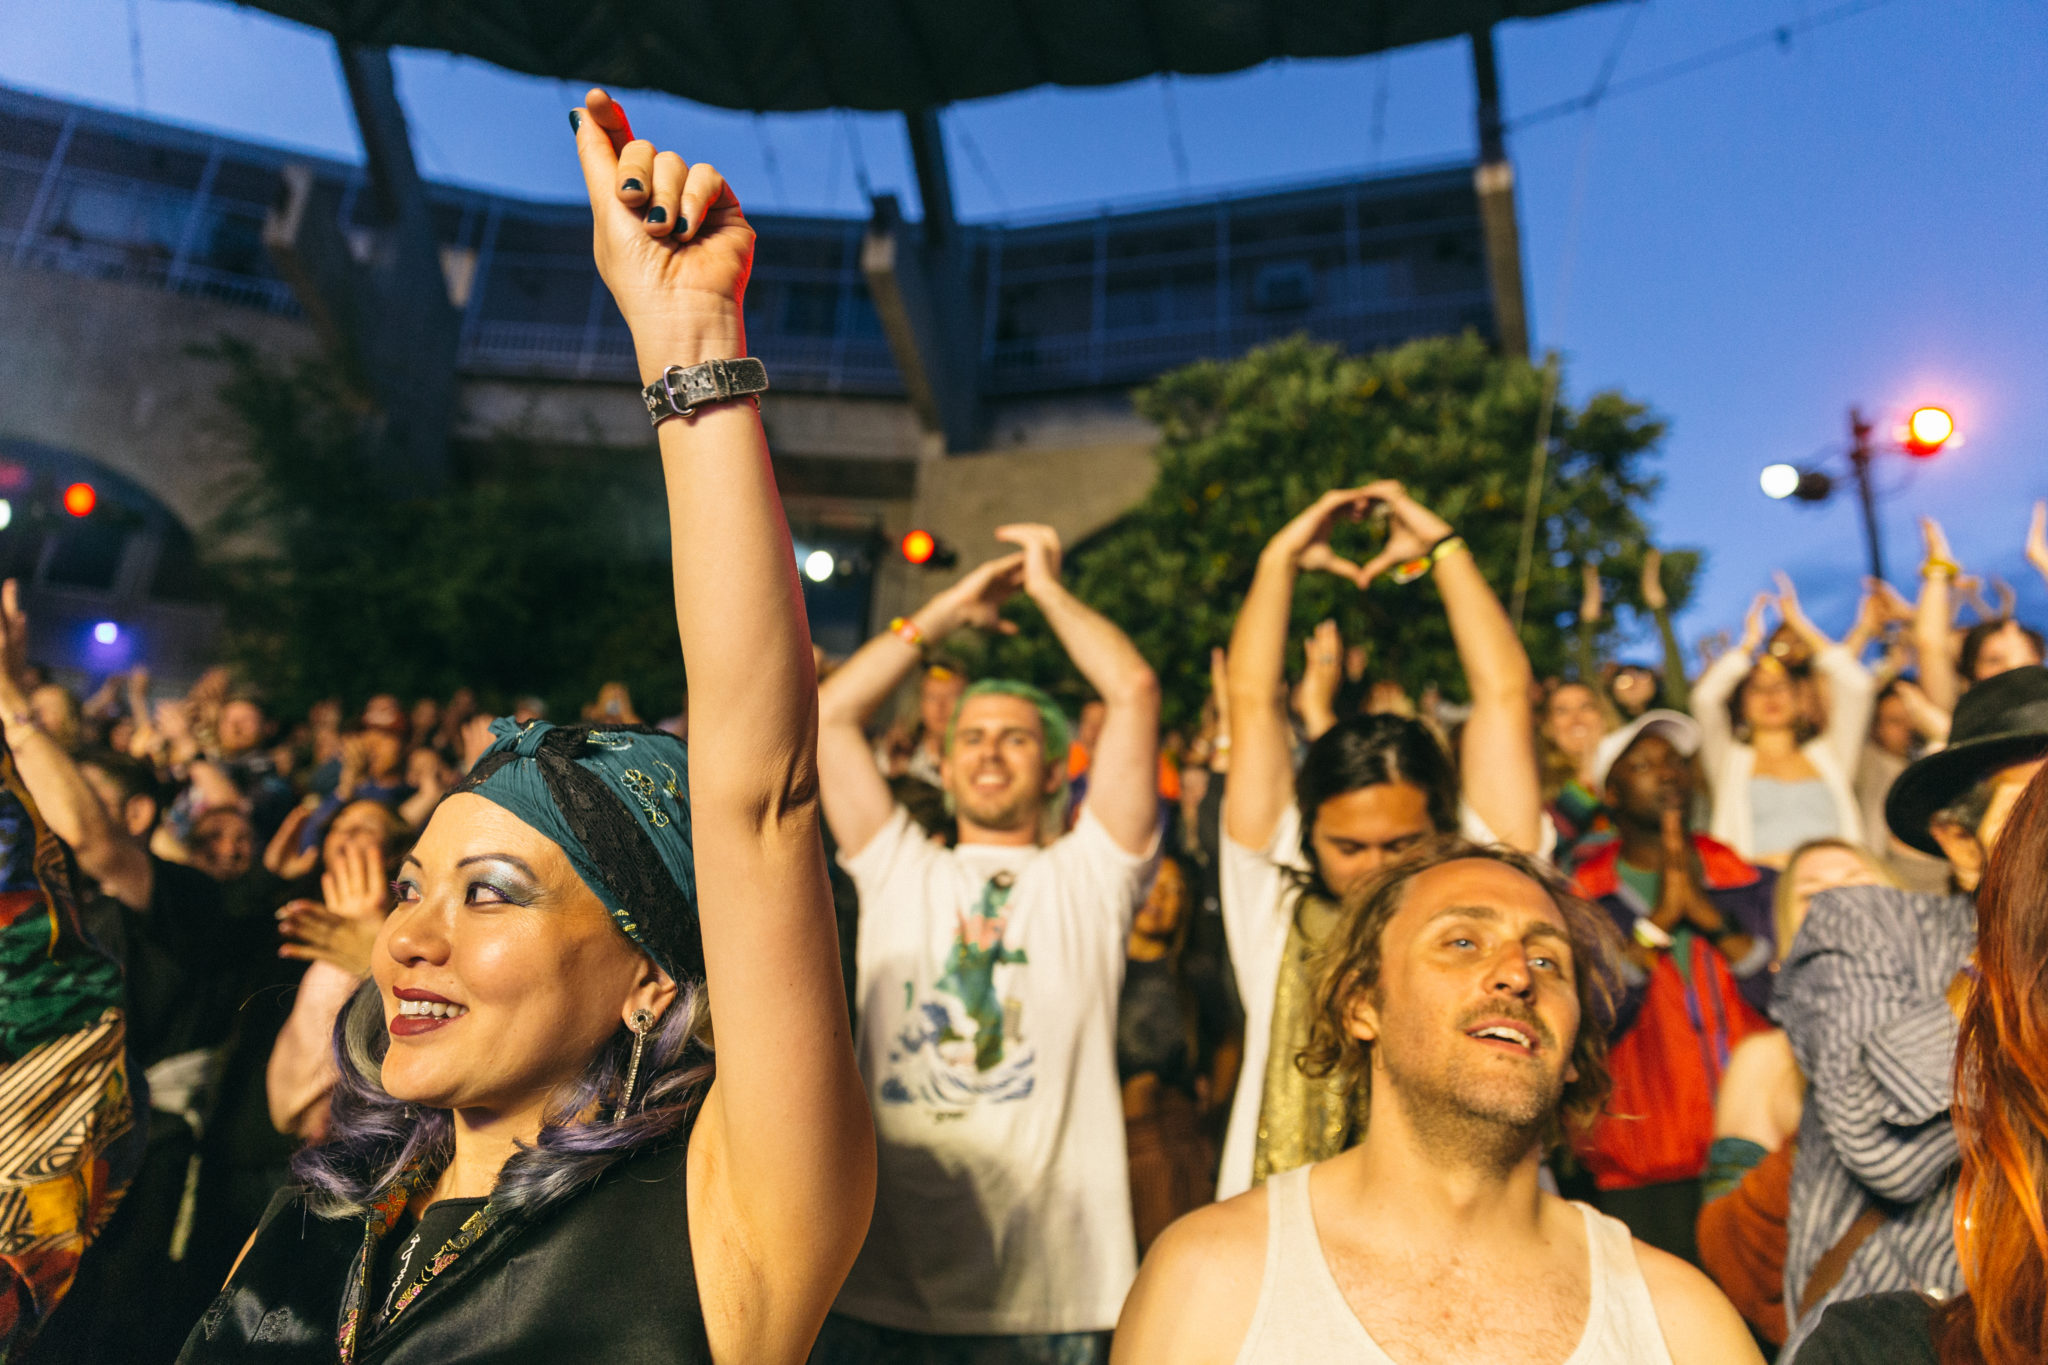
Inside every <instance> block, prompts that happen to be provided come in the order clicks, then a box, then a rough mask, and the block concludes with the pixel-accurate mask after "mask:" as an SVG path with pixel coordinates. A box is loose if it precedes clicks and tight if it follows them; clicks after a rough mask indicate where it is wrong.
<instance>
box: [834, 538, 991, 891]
mask: <svg viewBox="0 0 2048 1365" xmlns="http://www.w3.org/2000/svg"><path fill="white" fill-rule="evenodd" d="M1023 573H1024V558H1023V556H1022V555H1014V554H1013V555H1005V556H1003V557H1002V558H1000V559H992V560H990V561H989V562H988V563H986V564H983V565H981V566H980V567H979V568H977V569H975V570H973V571H972V572H971V573H969V574H967V575H966V576H965V577H963V578H962V579H961V580H960V581H959V582H957V583H955V584H954V585H953V586H952V587H950V588H947V589H946V590H945V591H943V592H941V593H939V594H938V595H937V596H936V597H934V598H932V600H931V601H929V602H927V603H925V604H924V606H922V607H920V608H919V609H918V611H917V613H916V614H915V615H913V616H911V617H910V618H909V619H908V620H907V621H905V623H904V624H903V625H902V626H901V627H900V628H898V629H896V630H891V631H886V632H884V633H883V634H881V635H877V636H876V637H875V638H874V639H872V640H870V641H868V642H867V643H866V644H864V645H862V646H861V647H860V648H859V649H857V650H855V651H854V653H853V657H852V658H850V659H848V660H847V661H846V662H845V663H843V664H841V665H839V667H837V668H835V669H833V670H832V676H831V677H829V678H827V679H826V680H825V681H824V683H823V684H822V685H821V686H820V687H819V688H818V778H819V782H820V784H821V787H822V789H823V791H824V797H825V819H826V820H827V822H829V823H830V824H831V826H832V837H833V838H834V839H836V840H837V841H838V842H839V848H840V851H841V852H842V853H844V854H855V853H859V852H860V851H861V850H862V849H864V848H866V847H867V846H868V841H869V840H871V839H873V838H874V837H875V836H876V835H877V834H879V833H881V832H882V826H883V825H884V824H886V823H888V820H889V813H890V812H891V811H893V810H895V809H896V798H895V797H894V796H892V795H890V794H889V784H888V782H887V781H886V780H885V779H884V778H883V776H882V772H881V769H879V768H877V767H876V766H875V755H874V751H873V750H872V749H871V748H869V746H868V738H867V725H868V721H869V720H871V719H872V718H873V717H874V714H875V709H876V708H877V707H879V706H880V705H881V704H882V702H883V701H884V700H886V699H887V698H888V696H889V694H890V693H891V692H894V691H895V690H896V689H897V687H899V686H900V685H901V684H902V682H903V680H904V679H905V678H907V677H909V676H910V673H911V670H912V669H914V668H916V667H917V665H918V663H919V662H920V661H921V660H922V659H923V657H924V656H923V653H922V650H923V649H924V647H925V646H926V645H928V644H930V645H935V644H937V643H938V642H939V641H941V640H943V639H945V638H946V637H947V636H948V635H951V634H952V633H953V632H954V631H956V630H960V629H962V628H964V627H967V626H976V627H980V628H982V629H985V630H994V629H998V628H999V622H1000V618H999V617H998V616H997V615H996V612H997V611H998V609H1000V608H1001V606H1002V605H1003V603H1004V602H1005V601H1007V600H1008V599H1009V598H1010V597H1011V596H1012V595H1014V594H1015V593H1016V591H1017V589H1018V587H1019V586H1020V585H1021V584H1022V582H1023Z"/></svg>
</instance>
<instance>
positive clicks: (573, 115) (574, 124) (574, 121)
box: [569, 109, 583, 133]
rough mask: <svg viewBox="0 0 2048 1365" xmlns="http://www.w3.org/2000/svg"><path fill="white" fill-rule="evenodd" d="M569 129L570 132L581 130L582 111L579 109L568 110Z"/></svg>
mask: <svg viewBox="0 0 2048 1365" xmlns="http://www.w3.org/2000/svg"><path fill="white" fill-rule="evenodd" d="M569 131H570V132H572V133H580V132H582V131H583V111H582V110H581V109H571V110H570V111H569Z"/></svg>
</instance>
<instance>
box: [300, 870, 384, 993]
mask: <svg viewBox="0 0 2048 1365" xmlns="http://www.w3.org/2000/svg"><path fill="white" fill-rule="evenodd" d="M390 909H391V890H390V887H389V886H388V885H387V884H386V881H385V877H384V862H383V859H382V858H381V857H380V856H379V854H378V851H377V849H376V847H375V846H374V845H371V844H365V843H357V842H354V841H350V840H341V841H338V842H337V843H336V845H335V848H334V861H333V862H332V864H331V865H330V866H329V867H328V868H327V871H326V872H325V873H324V874H322V876H321V878H320V899H319V900H317V901H316V900H295V901H292V902H290V903H289V904H287V905H286V906H285V907H284V908H283V909H281V910H279V911H278V912H277V931H278V933H280V934H282V935H283V936H284V939H285V942H284V943H283V945H282V946H280V947H279V948H278V950H277V954H278V956H279V957H289V958H298V959H300V960H301V961H306V962H328V963H332V964H333V965H335V966H337V967H340V968H341V969H342V970H344V971H346V972H349V973H352V974H353V975H355V976H359V977H360V976H368V975H369V974H370V953H371V950H372V948H373V947H374V946H375V945H376V942H377V931H378V930H379V929H381V928H382V927H383V925H384V917H385V916H386V915H387V914H388V913H390Z"/></svg>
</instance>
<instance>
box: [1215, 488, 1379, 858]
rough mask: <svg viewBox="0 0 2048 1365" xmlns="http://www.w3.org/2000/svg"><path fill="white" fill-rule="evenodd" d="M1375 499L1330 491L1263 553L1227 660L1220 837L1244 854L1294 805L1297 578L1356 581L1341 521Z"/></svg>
mask: <svg viewBox="0 0 2048 1365" xmlns="http://www.w3.org/2000/svg"><path fill="white" fill-rule="evenodd" d="M1371 501H1372V499H1371V497H1370V496H1369V495H1368V494H1367V493H1366V491H1365V490H1364V489H1362V488H1344V489H1338V490H1336V491H1334V492H1330V493H1325V494H1323V496H1322V497H1320V498H1317V499H1316V500H1315V501H1314V502H1313V503H1311V504H1309V506H1308V507H1307V508H1305V509H1304V510H1303V511H1302V512H1301V513H1300V514H1299V515H1297V516H1296V517H1295V518H1294V520H1292V521H1290V522H1288V523H1287V525H1285V526H1283V527H1281V528H1280V533H1279V534H1278V535H1276V536H1274V537H1273V538H1272V539H1271V540H1270V541H1268V542H1266V548H1265V549H1264V550H1262V551H1261V552H1260V554H1259V566H1258V570H1257V571H1256V572H1255V573H1254V574H1253V575H1252V586H1251V590H1250V591H1249V592H1247V593H1246V594H1245V597H1244V605H1243V606H1242V607H1239V608H1238V611H1237V623H1236V625H1234V626H1233V627H1232V628H1231V632H1230V653H1229V655H1228V657H1227V659H1226V673H1225V677H1226V679H1227V683H1228V687H1227V689H1226V691H1227V696H1228V700H1229V716H1230V725H1229V729H1228V731H1227V732H1226V734H1227V737H1228V739H1229V741H1230V744H1229V750H1230V786H1229V787H1228V788H1227V789H1226V790H1225V791H1224V793H1223V832H1224V834H1225V836H1226V837H1228V838H1229V839H1230V840H1231V842H1233V843H1235V844H1238V845H1240V846H1241V847H1244V848H1251V849H1263V848H1265V846H1266V845H1267V844H1269V843H1271V842H1272V839H1273V829H1274V827H1275V826H1276V825H1278V824H1279V823H1280V817H1281V816H1282V815H1283V814H1285V813H1286V810H1287V807H1288V805H1289V804H1290V803H1292V802H1293V800H1294V744H1293V737H1292V736H1291V735H1289V734H1288V731H1287V713H1286V711H1285V709H1284V701H1285V696H1286V679H1285V674H1284V671H1283V665H1284V662H1285V658H1286V652H1287V623H1288V618H1289V617H1290V616H1291V615H1292V614H1293V610H1294V580H1295V578H1296V577H1297V576H1298V575H1299V574H1300V572H1301V571H1302V570H1303V569H1321V570H1324V571H1326V572H1329V573H1335V574H1337V575H1338V576H1339V577H1342V578H1348V579H1350V580H1351V581H1352V582H1354V583H1356V582H1357V581H1358V577H1359V574H1360V573H1361V572H1362V571H1361V570H1360V568H1359V567H1358V566H1357V565H1356V564H1353V563H1351V562H1350V561H1349V560H1345V559H1339V558H1338V557H1337V556H1336V555H1335V554H1334V553H1332V552H1331V550H1330V528H1331V526H1332V524H1333V523H1334V522H1335V520H1336V519H1337V518H1338V517H1339V516H1348V517H1353V518H1356V517H1357V516H1358V515H1360V514H1361V513H1362V512H1364V510H1365V508H1366V506H1367V504H1369V503H1370V502H1371Z"/></svg>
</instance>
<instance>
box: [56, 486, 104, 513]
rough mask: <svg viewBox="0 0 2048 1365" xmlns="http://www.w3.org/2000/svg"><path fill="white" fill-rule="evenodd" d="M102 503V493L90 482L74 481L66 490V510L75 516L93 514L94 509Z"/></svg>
mask: <svg viewBox="0 0 2048 1365" xmlns="http://www.w3.org/2000/svg"><path fill="white" fill-rule="evenodd" d="M99 505H100V495H99V494H98V493H96V492H94V491H93V486H92V485H91V484H89V483H74V484H72V485H71V487H69V488H67V489H65V490H64V510H65V511H67V512H69V513H70V514H71V515H72V516H74V517H86V516H91V515H92V509H93V508H95V507H97V506H99Z"/></svg>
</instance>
